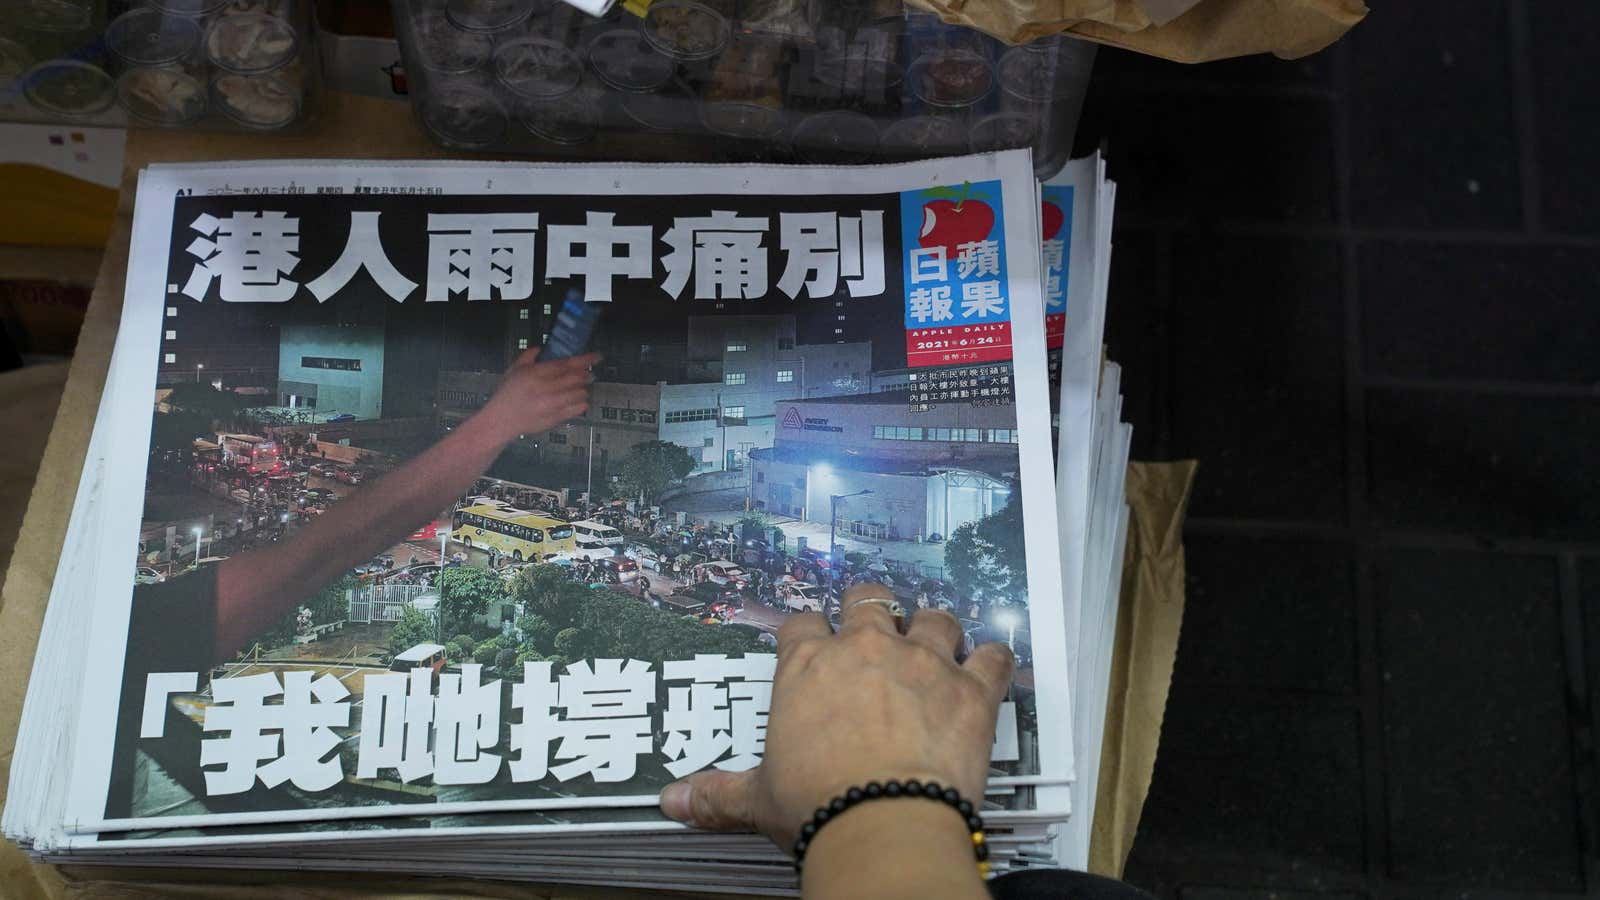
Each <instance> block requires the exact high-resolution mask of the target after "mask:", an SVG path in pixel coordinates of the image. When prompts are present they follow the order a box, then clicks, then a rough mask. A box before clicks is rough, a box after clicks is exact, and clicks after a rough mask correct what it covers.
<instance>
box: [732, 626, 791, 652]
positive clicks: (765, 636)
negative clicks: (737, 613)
mask: <svg viewBox="0 0 1600 900" xmlns="http://www.w3.org/2000/svg"><path fill="white" fill-rule="evenodd" d="M723 627H724V628H727V629H728V630H730V631H739V632H742V633H744V634H748V635H749V636H750V637H753V638H755V639H756V640H758V641H760V642H761V643H762V644H764V645H766V646H768V647H773V648H776V647H777V646H778V636H777V635H775V634H773V633H772V632H770V631H763V630H761V629H760V628H757V627H756V626H754V625H747V624H745V623H744V622H729V623H727V624H725V625H724V626H723Z"/></svg>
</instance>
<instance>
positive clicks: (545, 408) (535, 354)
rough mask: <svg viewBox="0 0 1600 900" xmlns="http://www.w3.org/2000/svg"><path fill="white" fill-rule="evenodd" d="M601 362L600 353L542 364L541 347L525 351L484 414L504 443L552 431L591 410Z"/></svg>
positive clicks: (512, 366) (501, 383)
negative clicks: (591, 390) (597, 366)
mask: <svg viewBox="0 0 1600 900" xmlns="http://www.w3.org/2000/svg"><path fill="white" fill-rule="evenodd" d="M599 361H600V354H598V353H585V354H584V355H582V356H574V357H571V358H568V359H555V360H550V361H549V362H539V348H537V347H534V348H531V349H529V350H525V351H523V353H522V354H521V355H520V356H518V357H517V360H516V362H514V363H512V364H511V368H510V369H508V370H506V374H505V377H504V378H503V379H502V380H501V381H500V386H499V387H498V388H496V389H495V392H494V395H493V396H492V397H490V398H489V402H488V403H486V404H484V407H483V412H482V415H483V416H484V417H485V418H486V420H487V421H489V422H490V423H492V425H493V426H494V431H495V433H496V434H497V435H498V436H499V437H500V439H501V440H506V441H509V440H512V439H514V438H516V437H517V435H519V434H536V433H539V432H542V431H549V430H550V429H551V428H554V427H556V426H557V425H560V424H561V423H563V422H566V421H567V420H569V419H573V418H576V417H578V416H581V415H583V414H584V412H586V411H587V410H588V409H589V385H590V383H592V382H593V381H594V376H593V375H592V374H591V373H590V372H589V368H590V367H591V366H593V365H594V364H595V363H597V362H599Z"/></svg>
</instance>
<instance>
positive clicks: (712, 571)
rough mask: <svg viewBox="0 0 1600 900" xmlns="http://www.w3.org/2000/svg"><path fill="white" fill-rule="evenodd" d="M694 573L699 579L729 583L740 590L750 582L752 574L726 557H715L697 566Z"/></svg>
mask: <svg viewBox="0 0 1600 900" xmlns="http://www.w3.org/2000/svg"><path fill="white" fill-rule="evenodd" d="M693 574H694V576H695V578H697V579H698V580H701V581H710V582H713V583H715V584H728V585H732V586H734V587H736V588H738V589H740V590H743V589H744V588H746V587H748V586H749V584H750V576H749V575H748V574H746V573H745V571H744V570H743V569H741V568H739V567H738V566H737V565H735V564H734V563H731V562H729V561H728V560H725V559H715V560H712V561H711V562H708V563H702V564H701V565H698V566H695V567H694V570H693Z"/></svg>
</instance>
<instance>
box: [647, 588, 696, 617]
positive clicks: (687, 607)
mask: <svg viewBox="0 0 1600 900" xmlns="http://www.w3.org/2000/svg"><path fill="white" fill-rule="evenodd" d="M706 605H707V604H706V601H704V600H702V599H701V598H699V597H697V596H695V595H693V594H686V593H682V592H679V593H675V594H670V595H668V596H666V597H662V598H661V602H660V603H659V604H657V606H658V608H659V609H662V610H664V611H666V612H670V613H678V614H681V615H686V616H700V615H703V614H704V613H705V611H706Z"/></svg>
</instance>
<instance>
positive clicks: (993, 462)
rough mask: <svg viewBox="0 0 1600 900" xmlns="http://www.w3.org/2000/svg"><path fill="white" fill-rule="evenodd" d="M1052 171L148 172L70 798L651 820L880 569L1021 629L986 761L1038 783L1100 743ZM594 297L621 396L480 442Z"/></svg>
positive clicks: (604, 386)
mask: <svg viewBox="0 0 1600 900" xmlns="http://www.w3.org/2000/svg"><path fill="white" fill-rule="evenodd" d="M1037 198H1038V194H1037V186H1036V184H1035V183H1034V182H1033V180H1032V176H1031V171H1030V168H1029V163H1028V158H1027V156H1026V154H1025V153H1015V152H1014V153H1005V154H992V155H986V156H980V157H969V158H963V159H956V160H939V161H936V162H928V163H914V164H906V165H900V166H885V167H876V168H868V169H850V170H845V169H822V168H816V169H793V168H779V167H769V168H761V167H715V166H534V165H513V164H465V163H454V164H438V163H427V164H422V163H418V164H409V165H408V164H400V165H394V164H385V165H382V166H379V165H360V164H350V163H344V162H341V163H318V162H305V163H272V164H235V165H231V166H227V167H199V166H195V167H189V166H172V167H158V168H154V169H151V170H148V171H146V172H145V173H144V174H143V176H142V178H141V182H140V188H139V195H138V200H137V207H136V212H135V224H134V229H135V233H134V244H133V250H134V252H133V255H132V262H131V263H130V270H129V274H128V287H127V298H126V306H125V312H124V319H123V324H122V330H121V333H120V335H119V344H118V350H117V354H116V356H115V359H114V361H113V368H112V372H111V382H112V383H113V384H115V385H118V386H120V387H121V388H123V389H126V390H127V391H128V392H129V393H130V395H136V396H141V397H144V398H147V402H146V403H145V404H143V405H138V404H125V405H123V406H121V407H119V408H114V409H107V410H106V411H104V412H103V414H102V417H101V421H100V422H99V423H98V425H97V427H98V428H99V429H103V430H105V431H106V432H107V434H108V437H109V439H110V441H111V446H115V447H117V448H120V451H119V452H114V453H111V454H109V456H108V458H107V461H106V464H105V472H104V475H103V478H104V482H103V485H102V488H101V489H102V490H103V491H105V493H106V497H105V502H104V504H103V507H102V509H103V512H102V514H101V516H100V523H101V524H100V527H99V528H98V534H97V535H96V539H95V540H94V541H92V542H88V544H89V546H90V548H91V549H89V550H87V551H83V552H88V553H92V554H94V555H95V559H96V566H95V568H94V572H95V574H94V576H93V578H92V581H93V582H94V586H93V591H94V597H95V599H94V604H95V618H94V622H93V625H92V637H91V641H90V645H89V647H88V663H87V671H86V674H85V678H84V683H83V700H82V711H81V722H80V732H79V738H78V741H77V745H76V749H75V754H74V759H73V763H72V765H73V778H72V788H71V793H70V795H69V797H68V807H67V816H66V819H67V821H68V822H69V823H72V825H71V827H70V828H69V831H71V832H74V833H78V834H82V835H94V834H97V833H104V836H111V834H112V833H119V834H121V835H122V836H123V837H144V838H149V839H151V840H163V839H174V840H177V841H178V842H179V843H181V842H182V841H183V840H189V839H192V838H183V837H177V838H175V837H174V836H181V835H200V834H202V833H203V832H198V831H180V830H179V829H207V830H209V831H210V832H211V833H222V832H227V831H228V830H230V829H242V830H244V831H251V830H259V831H271V830H274V829H279V828H286V827H289V826H291V825H292V824H293V823H307V822H320V823H324V824H323V825H322V826H321V827H324V828H340V827H345V826H347V825H349V823H352V822H356V823H363V824H362V827H389V826H391V825H392V826H394V827H406V826H414V825H415V824H416V822H417V821H418V820H419V819H420V820H427V821H430V822H433V823H436V827H437V823H439V822H441V821H454V822H458V823H460V824H461V825H462V826H463V827H465V826H468V825H470V824H472V823H475V822H476V823H484V822H491V821H492V818H491V817H492V816H495V815H506V816H510V819H506V820H503V821H513V820H514V821H515V823H516V824H518V825H527V824H530V823H533V824H541V825H552V826H565V827H566V828H567V830H573V829H577V830H581V829H582V828H583V827H585V826H590V825H606V826H614V825H620V826H621V827H623V828H629V827H632V828H658V827H660V826H661V824H662V820H661V819H660V818H659V815H658V814H657V813H656V812H655V811H654V810H653V809H652V807H653V806H654V804H655V802H656V795H657V793H658V792H659V791H660V789H661V788H662V787H663V786H665V785H666V784H668V783H670V782H671V781H672V780H674V779H676V778H679V777H682V776H684V775H687V774H689V773H691V772H694V771H697V770H700V769H704V768H708V767H713V766H715V767H718V768H722V769H727V770H740V769H746V768H750V767H752V766H754V765H756V764H758V763H759V761H760V757H761V751H762V746H763V737H764V729H765V719H766V710H767V702H768V700H769V697H770V686H771V678H772V672H773V667H774V660H775V656H774V647H775V638H774V636H775V633H776V631H777V629H778V628H779V627H780V626H781V625H782V622H783V621H784V620H785V619H786V618H787V617H789V616H792V615H795V614H799V613H804V612H814V613H820V614H823V615H827V616H830V617H832V618H835V619H836V617H837V615H838V612H839V610H838V597H839V595H840V593H842V591H843V589H844V588H845V587H847V586H848V585H849V584H851V583H854V582H855V581H859V580H875V581H882V582H884V583H886V584H888V585H890V586H891V587H892V588H893V589H894V591H895V593H896V595H897V597H898V598H899V601H900V603H901V604H902V605H904V606H905V607H906V608H907V609H908V610H914V609H918V608H943V609H948V610H950V611H951V612H952V613H954V614H955V615H956V616H957V617H958V618H960V619H961V620H962V623H963V628H964V631H965V632H966V634H967V641H968V643H969V645H975V644H976V643H981V642H985V641H1004V642H1006V643H1008V644H1009V645H1010V646H1011V647H1012V648H1013V649H1014V650H1015V652H1016V653H1017V656H1018V660H1019V666H1018V670H1017V676H1016V681H1015V684H1014V686H1013V691H1012V693H1011V696H1010V697H1009V698H1008V700H1007V702H1006V704H1005V705H1004V706H1003V708H1002V710H1001V715H1000V719H999V721H998V722H997V735H996V743H995V747H994V752H993V776H994V777H993V778H992V779H991V783H992V785H994V786H995V787H996V788H997V789H998V791H997V797H999V798H1000V799H999V800H998V801H997V802H998V803H1001V804H1002V805H1006V804H1009V805H1010V806H1011V808H1015V809H1019V810H1022V811H1023V812H1026V810H1028V809H1032V808H1034V806H1035V804H1036V803H1037V801H1036V798H1035V794H1034V791H1033V790H1032V789H1031V788H1030V787H1029V785H1039V784H1053V783H1060V782H1062V781H1065V780H1066V779H1068V778H1069V777H1070V775H1071V772H1070V743H1071V735H1070V723H1069V721H1068V718H1069V717H1068V712H1067V711H1068V708H1069V707H1068V702H1069V701H1068V697H1069V694H1070V690H1069V686H1068V683H1067V676H1066V671H1067V669H1066V660H1065V655H1064V648H1063V644H1064V628H1065V624H1064V621H1063V612H1062V610H1063V590H1062V579H1061V571H1060V559H1059V553H1058V546H1059V544H1058V531H1057V525H1056V510H1055V503H1054V479H1053V473H1052V468H1053V462H1052V460H1053V456H1052V454H1053V451H1052V448H1051V444H1050V418H1049V399H1048V396H1047V373H1046V362H1045V359H1046V356H1045V339H1044V331H1043V330H1042V329H1040V327H1039V324H1038V323H1040V322H1042V321H1043V320H1044V305H1043V296H1042V291H1041V286H1042V284H1043V280H1042V278H1041V271H1040V264H1041V256H1040V252H1039V247H1040V244H1039V240H1040V236H1039V232H1038V218H1037V210H1038V199H1037ZM569 303H577V304H583V305H584V306H585V308H586V309H593V308H598V310H599V318H598V325H597V326H596V328H595V331H594V334H593V336H592V339H591V340H590V342H589V343H590V347H591V349H592V350H594V351H595V352H597V353H599V354H600V357H601V358H600V361H599V362H598V363H597V364H596V365H595V367H594V370H593V374H594V379H595V381H594V384H593V386H592V399H591V403H590V405H589V407H588V409H587V410H586V411H584V412H583V413H582V414H581V415H579V416H578V417H576V418H574V419H572V420H571V421H568V422H566V423H564V424H560V425H557V426H554V427H551V428H549V429H548V430H545V431H541V432H538V433H521V434H517V435H516V436H515V437H513V438H511V439H510V440H508V441H505V442H503V444H496V445H495V446H493V447H487V448H485V447H483V446H480V445H479V444H477V443H474V440H475V438H476V436H477V435H479V434H481V433H484V432H482V430H481V429H480V428H479V425H480V424H481V421H482V419H483V417H484V415H485V408H486V407H490V406H493V405H494V403H493V401H494V398H495V396H496V392H497V391H499V390H500V388H501V385H502V383H504V381H505V379H506V372H507V371H508V369H511V368H512V367H514V366H517V365H520V364H525V363H526V362H527V360H528V357H529V354H530V351H534V350H537V349H539V348H541V347H543V346H544V344H545V342H546V341H548V340H549V339H550V336H551V334H552V333H555V331H556V329H557V325H558V319H559V318H560V317H561V315H562V313H563V308H564V306H565V305H567V304H569ZM480 458H481V463H480V462H479V460H480ZM465 468H470V469H471V471H468V472H466V473H465V474H463V469H465ZM451 479H456V480H457V481H459V482H460V490H459V491H451V492H450V494H449V496H448V498H447V499H446V500H445V501H443V502H441V503H438V504H435V505H431V506H430V505H424V506H421V507H419V506H418V503H419V502H423V503H426V501H422V500H419V499H418V498H426V497H428V496H430V495H431V494H432V493H435V492H436V491H437V489H438V486H439V485H444V484H449V483H453V482H451ZM328 523H339V524H340V526H341V527H340V528H339V529H333V528H330V527H329V526H328ZM817 740H818V752H823V753H826V752H827V746H826V744H827V736H826V735H819V736H818V737H817ZM455 817H460V818H455ZM233 833H238V832H237V831H235V832H233Z"/></svg>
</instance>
